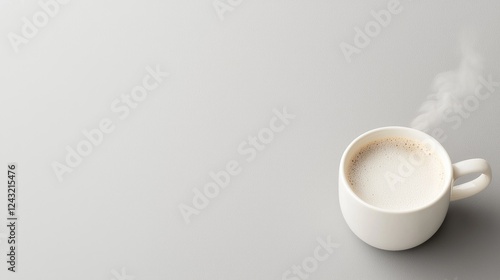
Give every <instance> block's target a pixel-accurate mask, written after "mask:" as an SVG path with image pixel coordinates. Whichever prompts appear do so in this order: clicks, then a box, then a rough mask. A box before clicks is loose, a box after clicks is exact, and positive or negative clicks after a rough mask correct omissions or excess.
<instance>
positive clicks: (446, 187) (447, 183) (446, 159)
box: [339, 126, 453, 214]
mask: <svg viewBox="0 0 500 280" xmlns="http://www.w3.org/2000/svg"><path fill="white" fill-rule="evenodd" d="M384 130H403V131H407V132H409V133H413V134H420V135H422V136H424V137H426V139H429V140H430V141H432V142H433V144H434V147H435V148H437V149H440V150H441V153H438V157H439V159H440V160H441V161H442V163H443V167H444V169H445V175H446V177H445V178H444V182H443V185H442V186H441V187H442V189H441V192H440V193H439V195H436V197H434V198H433V199H432V200H431V201H429V202H428V203H426V204H424V205H422V206H419V207H417V208H413V209H403V210H397V209H386V208H382V207H378V206H375V205H372V204H370V203H368V202H366V201H364V200H363V199H361V198H360V197H359V196H358V195H356V193H355V192H354V191H353V190H352V187H351V185H350V184H349V182H348V181H347V178H346V175H345V170H346V166H345V165H346V157H347V154H348V153H349V151H351V150H352V149H353V146H354V145H356V144H357V143H358V142H359V141H360V140H362V139H363V138H366V137H367V136H369V135H371V134H374V133H378V132H381V131H384ZM410 138H411V137H410ZM339 176H340V178H341V180H342V183H343V184H344V186H345V188H346V189H347V192H348V193H349V194H350V195H351V196H352V197H354V199H355V200H357V202H358V203H361V204H362V205H364V206H365V207H368V208H370V209H372V210H375V211H379V212H384V213H391V214H405V213H412V212H418V211H421V210H423V209H426V208H429V207H431V206H433V205H435V204H436V203H437V202H438V201H439V200H441V199H442V198H443V196H445V195H450V192H449V191H450V187H451V183H452V178H453V170H452V165H451V160H450V156H449V155H448V152H446V150H445V148H444V147H443V146H442V145H441V143H439V141H437V140H436V139H435V138H434V137H432V136H430V135H429V134H427V133H425V132H423V131H420V130H417V129H414V128H409V127H404V126H385V127H379V128H375V129H372V130H369V131H367V132H365V133H363V134H361V135H359V136H358V137H356V138H355V139H354V140H353V141H351V143H350V144H349V146H347V148H346V149H345V151H344V153H343V154H342V158H341V160H340V170H339ZM339 187H342V186H339Z"/></svg>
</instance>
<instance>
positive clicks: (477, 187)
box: [451, 158, 491, 201]
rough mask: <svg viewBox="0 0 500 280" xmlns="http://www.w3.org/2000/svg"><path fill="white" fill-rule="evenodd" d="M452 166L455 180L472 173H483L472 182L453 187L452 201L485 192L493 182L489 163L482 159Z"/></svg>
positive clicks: (469, 160)
mask: <svg viewBox="0 0 500 280" xmlns="http://www.w3.org/2000/svg"><path fill="white" fill-rule="evenodd" d="M452 166H453V179H454V180H456V179H457V178H459V177H462V176H464V175H467V174H472V173H481V175H479V177H477V178H476V179H474V180H472V181H469V182H466V183H463V184H460V185H457V186H453V187H452V189H451V201H455V200H460V199H463V198H466V197H469V196H472V195H475V194H476V193H478V192H480V191H482V190H484V189H485V188H486V187H487V186H488V185H489V184H490V182H491V167H490V165H489V164H488V162H486V160H484V159H482V158H475V159H468V160H464V161H460V162H457V163H455V164H453V165H452Z"/></svg>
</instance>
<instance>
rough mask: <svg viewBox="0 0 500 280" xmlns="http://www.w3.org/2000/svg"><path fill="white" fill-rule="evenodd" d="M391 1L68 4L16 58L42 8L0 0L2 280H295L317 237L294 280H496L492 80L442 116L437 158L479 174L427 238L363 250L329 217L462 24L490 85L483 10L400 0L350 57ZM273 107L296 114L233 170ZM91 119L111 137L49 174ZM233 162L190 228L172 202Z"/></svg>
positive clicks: (498, 125) (499, 213)
mask: <svg viewBox="0 0 500 280" xmlns="http://www.w3.org/2000/svg"><path fill="white" fill-rule="evenodd" d="M42 1H43V0H42ZM388 2H389V1H297V0H289V1H263V0H256V1H235V0H233V1H223V0H221V3H225V4H226V5H229V7H230V8H231V9H230V10H229V11H227V12H225V13H224V14H223V18H222V19H221V18H219V16H218V13H217V11H216V10H215V8H214V3H216V2H213V1H211V0H208V1H194V2H193V1H159V0H158V1H153V0H148V1H114V2H111V1H104V2H103V1H70V2H69V3H68V4H65V5H62V4H60V5H59V10H58V12H57V13H56V14H55V15H54V16H53V17H50V18H49V20H48V23H47V24H46V25H45V26H43V27H41V28H39V30H38V32H37V33H36V34H35V36H34V37H33V38H29V40H28V42H27V43H26V44H21V45H20V46H19V50H18V52H15V50H14V47H13V46H12V44H11V42H10V41H9V39H8V34H9V33H11V32H14V33H16V34H21V31H22V26H23V17H26V18H29V19H32V17H33V15H34V14H35V13H37V12H39V11H43V10H42V8H41V7H40V4H38V3H37V2H36V1H29V0H25V1H15V0H10V1H6V0H2V2H1V7H0V35H1V37H0V38H1V39H0V61H1V63H0V87H1V93H0V112H1V114H2V117H1V118H0V128H1V129H2V137H1V138H0V139H1V140H0V141H1V142H0V144H1V145H0V159H1V162H3V163H4V164H6V163H7V162H10V161H16V162H18V163H19V168H20V171H19V180H20V181H19V182H20V183H19V204H18V207H19V208H18V211H19V212H18V213H19V216H20V221H19V223H20V225H19V232H18V238H19V240H18V241H19V249H18V258H19V259H18V269H19V270H18V273H15V274H13V273H11V272H8V271H7V265H6V263H5V261H2V262H1V263H2V264H0V275H1V276H0V278H1V279H23V280H24V279H54V280H58V279H74V280H76V279H116V280H120V279H132V277H133V279H136V280H140V279H207V280H222V279H294V280H296V279H301V278H300V277H298V276H297V275H293V274H289V275H288V276H285V274H286V273H287V270H291V269H292V268H291V267H292V266H294V265H302V263H303V261H304V260H305V259H307V258H310V257H313V256H314V250H315V248H316V247H317V246H318V244H319V243H318V241H317V239H318V238H321V239H323V240H326V239H327V237H328V236H330V239H331V241H332V242H335V243H337V244H338V245H339V246H338V248H335V249H334V250H333V252H332V253H331V254H329V255H328V258H327V259H326V260H325V261H321V262H318V265H317V268H315V269H314V271H312V272H310V273H308V276H307V277H308V278H307V279H439V280H444V279H448V280H450V279H457V280H463V279H500V256H499V254H498V252H499V251H500V239H499V236H500V204H499V203H498V201H499V196H500V183H499V181H498V177H496V176H495V175H496V174H497V173H498V170H500V149H499V147H498V142H499V140H500V113H499V110H498V108H499V107H500V88H496V91H495V92H493V93H492V95H491V96H490V97H489V98H488V99H487V100H486V101H482V102H481V103H480V104H479V107H478V109H477V110H475V111H474V112H472V113H471V114H470V116H469V117H468V118H466V119H463V122H462V123H461V125H460V127H458V128H457V129H453V128H452V127H451V126H450V125H449V124H446V123H443V124H442V128H443V129H444V131H445V132H446V135H447V136H448V138H447V140H446V141H443V146H444V147H445V148H446V149H447V150H448V152H449V154H450V157H451V158H452V161H454V162H456V161H460V160H464V159H468V158H475V157H481V158H485V159H487V160H488V161H489V162H490V164H491V167H492V169H493V175H494V179H493V182H492V183H491V185H490V187H489V188H487V189H486V190H485V191H484V192H482V193H480V194H478V195H476V196H474V197H471V198H469V199H466V200H463V201H458V202H456V203H452V204H451V205H450V209H449V212H448V216H447V218H446V220H445V222H444V224H443V225H442V227H441V229H440V230H439V231H438V232H437V233H436V234H435V236H433V237H432V238H431V239H430V240H429V241H428V242H426V243H424V244H423V245H421V246H419V247H416V248H414V249H411V250H407V251H402V252H386V251H382V250H378V249H375V248H372V247H370V246H368V245H366V244H364V243H363V242H362V241H360V240H359V239H358V238H357V237H356V236H354V235H353V234H352V233H351V231H350V230H349V228H348V227H347V225H346V224H345V222H344V220H343V218H342V215H341V213H340V209H339V205H338V195H337V180H338V163H339V161H340V156H341V154H342V152H343V151H344V149H345V148H346V146H347V145H348V144H349V142H350V141H351V140H353V139H354V138H355V137H356V136H358V135H359V134H361V133H363V132H365V131H367V130H369V129H372V128H376V127H381V126H387V125H401V126H409V125H410V122H411V120H412V119H413V118H414V117H416V116H417V110H418V108H419V107H420V105H421V104H422V103H423V102H424V101H425V100H426V98H427V96H428V95H429V94H431V93H432V88H431V86H432V82H433V79H434V77H435V76H436V75H437V74H438V73H441V72H443V71H448V70H453V69H456V68H457V67H458V65H459V63H460V52H459V43H458V41H459V40H458V39H459V35H460V32H461V30H463V29H464V28H472V29H473V30H475V31H476V35H477V39H478V41H477V51H478V52H479V53H480V54H481V55H482V56H483V58H484V72H483V73H484V75H485V76H488V75H491V77H492V79H493V80H494V81H500V64H499V62H500V52H499V50H500V38H499V34H500V17H499V13H498V12H499V11H500V3H499V2H498V1H480V2H479V1H477V2H472V1H425V2H420V1H404V0H402V1H401V2H400V6H401V7H402V11H401V12H400V13H399V14H397V15H393V16H392V18H391V22H390V23H389V24H388V25H387V27H383V28H382V29H381V31H380V33H379V34H378V35H377V36H376V37H374V38H372V39H371V42H370V43H369V44H368V46H366V47H365V48H363V49H362V50H361V52H360V53H358V54H354V55H353V56H352V61H351V62H350V63H349V62H348V61H347V60H346V57H345V56H344V55H343V53H342V51H341V49H340V44H341V43H342V42H346V43H349V44H353V38H354V36H355V29H354V28H355V27H364V26H365V25H366V24H367V23H368V22H369V21H371V20H372V19H373V18H372V15H371V14H370V11H372V10H374V11H379V10H381V9H387V3H388ZM156 65H159V67H160V69H162V70H163V71H167V72H169V74H170V76H169V77H168V78H166V79H165V80H164V81H163V82H162V83H161V84H160V85H159V88H158V89H156V90H154V91H153V92H151V93H150V94H149V95H148V96H147V98H146V99H145V100H144V101H142V102H140V103H139V105H138V106H137V108H135V109H133V110H131V113H130V115H129V116H128V117H127V118H125V119H123V120H121V119H119V117H118V114H116V113H115V112H112V111H111V109H110V108H111V104H112V103H113V101H114V100H115V99H116V98H120V95H122V94H129V93H130V91H131V89H132V88H133V87H134V86H137V85H140V84H141V81H142V79H143V77H145V76H146V75H147V73H148V72H147V71H146V70H145V69H146V67H147V66H150V67H152V68H155V66H156ZM284 107H286V108H287V111H288V112H290V113H291V114H293V115H295V119H293V120H291V121H290V124H289V125H287V126H286V128H285V129H284V130H283V131H282V132H279V133H276V134H275V135H274V138H273V140H272V141H271V142H270V143H269V144H267V145H266V146H265V149H263V150H262V151H259V152H258V153H257V154H256V156H255V159H254V160H252V161H251V162H247V161H246V158H247V156H244V155H241V153H239V152H238V146H239V145H240V144H241V143H242V142H244V141H248V140H247V139H248V137H249V136H251V135H256V134H257V133H258V132H259V131H261V130H262V129H263V128H265V127H267V126H268V125H269V121H270V120H271V119H272V117H273V115H274V113H273V109H277V110H282V108H284ZM104 118H109V119H111V120H112V121H113V123H114V124H115V125H116V128H115V130H114V131H113V132H112V133H110V134H106V135H105V136H104V140H103V141H102V143H101V144H100V145H99V146H97V147H94V148H93V150H92V152H91V153H90V155H88V156H86V157H84V159H83V160H82V163H81V164H79V165H78V166H77V167H75V168H74V170H73V171H72V172H71V173H66V174H64V180H63V181H62V182H59V181H58V179H57V177H56V175H55V173H54V171H53V168H52V164H53V163H54V162H55V161H57V162H61V163H64V160H65V156H66V154H67V152H66V146H70V147H72V148H75V147H76V146H77V144H78V143H79V142H81V141H83V140H84V139H85V138H84V136H83V135H82V132H81V131H82V130H84V129H94V128H96V127H98V124H99V122H100V121H101V120H102V119H104ZM231 160H234V161H237V162H238V163H240V167H241V168H242V171H241V173H240V174H238V175H236V176H234V177H232V178H231V182H230V184H229V185H228V186H227V187H226V188H224V189H222V190H221V191H220V193H219V195H218V196H216V197H215V198H213V199H211V200H210V203H209V205H208V206H207V207H206V208H205V209H203V210H201V211H200V213H199V215H193V216H192V217H191V223H189V224H186V223H185V220H184V219H183V216H182V214H181V212H180V210H179V205H180V204H187V205H189V204H190V205H191V206H192V202H191V200H192V199H193V196H194V195H193V189H194V188H198V189H202V188H203V186H204V185H205V184H206V183H208V182H210V181H211V177H210V176H209V173H210V172H211V171H219V170H222V169H224V168H225V166H226V163H227V162H229V161H231ZM4 166H5V165H4ZM3 168H5V167H3ZM6 201H7V196H6V191H1V192H0V205H1V208H0V216H1V217H6V215H7V213H6V206H5V205H6ZM2 224H4V222H2ZM6 234H7V231H6V228H5V227H4V226H2V227H1V228H0V252H1V254H2V257H0V259H1V260H4V257H5V254H6V250H7V243H6V236H7V235H6ZM127 277H128V278H127ZM294 277H295V278H294ZM304 278H305V277H304Z"/></svg>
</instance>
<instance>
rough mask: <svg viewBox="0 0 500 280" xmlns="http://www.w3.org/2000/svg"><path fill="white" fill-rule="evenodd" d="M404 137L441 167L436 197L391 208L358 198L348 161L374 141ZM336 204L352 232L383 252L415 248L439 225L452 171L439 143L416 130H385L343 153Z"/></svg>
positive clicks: (364, 136)
mask: <svg viewBox="0 0 500 280" xmlns="http://www.w3.org/2000/svg"><path fill="white" fill-rule="evenodd" d="M393 137H394V138H399V137H401V138H406V139H410V140H412V141H414V142H417V143H421V144H422V145H423V146H424V147H426V149H429V150H430V151H432V152H433V153H434V154H435V156H436V157H437V158H438V160H439V161H440V162H441V164H442V166H443V173H444V174H443V175H444V177H443V180H442V181H441V184H440V185H439V186H435V187H437V188H440V189H439V191H438V192H437V195H436V196H435V197H434V198H432V199H428V201H427V202H425V203H423V204H421V206H418V207H415V208H405V209H390V208H383V207H379V206H375V205H372V204H370V203H368V202H366V201H365V200H363V199H362V198H360V197H359V196H358V195H357V194H356V192H355V191H354V190H353V188H352V186H351V184H350V183H349V180H348V179H347V178H348V177H349V172H350V171H349V168H350V166H351V161H352V160H353V159H354V158H355V157H356V156H357V155H358V153H359V151H360V150H361V149H363V148H364V147H367V146H368V145H370V144H371V143H373V142H374V141H377V140H381V139H386V138H393ZM339 169H340V170H339V201H340V207H341V210H342V214H343V216H344V218H345V220H346V222H347V224H348V225H349V227H350V228H351V230H352V231H353V232H354V233H355V234H356V235H357V236H358V237H359V238H361V239H362V240H363V241H365V242H366V243H368V244H370V245H372V246H374V247H377V248H380V249H385V250H403V249H408V248H412V247H415V246H417V245H419V244H421V243H423V242H425V241H426V240H427V239H429V238H430V237H431V236H432V235H433V234H434V233H435V232H436V231H437V230H438V229H439V227H440V226H441V224H442V222H443V220H444V218H445V216H446V212H447V210H448V205H449V202H450V193H451V185H452V183H453V182H452V181H453V180H452V178H453V169H452V165H451V161H450V157H449V156H448V154H447V152H446V151H445V149H444V148H443V147H442V146H441V144H440V143H439V142H438V141H437V140H435V139H434V138H432V137H431V136H429V135H427V134H426V133H424V132H421V131H419V130H415V129H411V128H406V127H385V128H379V129H375V130H371V131H368V132H366V133H364V134H362V135H361V136H359V137H357V138H356V139H355V140H354V141H353V142H352V143H351V144H350V145H349V146H348V147H347V149H346V151H345V152H344V154H343V156H342V159H341V163H340V168H339Z"/></svg>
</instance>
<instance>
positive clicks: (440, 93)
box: [411, 32, 483, 131]
mask: <svg viewBox="0 0 500 280" xmlns="http://www.w3.org/2000/svg"><path fill="white" fill-rule="evenodd" d="M460 47H461V48H460V50H461V57H462V58H461V61H460V65H459V67H458V69H455V70H452V71H447V72H443V73H439V74H438V75H436V77H435V78H434V81H433V87H432V91H433V94H431V95H429V96H428V97H427V101H425V102H424V103H423V104H422V106H421V107H420V109H419V110H418V113H419V115H418V116H417V117H416V118H415V119H413V121H412V122H411V127H413V128H415V129H418V130H422V131H428V130H429V129H432V128H435V127H437V126H439V124H440V123H441V121H442V120H443V115H444V112H445V111H447V110H449V109H451V110H455V109H456V108H457V106H461V104H462V102H463V99H464V98H465V97H466V96H467V95H469V94H472V93H474V89H475V88H476V86H477V84H478V79H479V76H480V75H481V73H482V68H483V63H482V58H481V56H480V55H479V54H478V53H477V52H476V51H475V49H474V37H473V36H472V33H471V32H468V33H466V32H464V33H463V34H462V36H461V42H460Z"/></svg>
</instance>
